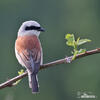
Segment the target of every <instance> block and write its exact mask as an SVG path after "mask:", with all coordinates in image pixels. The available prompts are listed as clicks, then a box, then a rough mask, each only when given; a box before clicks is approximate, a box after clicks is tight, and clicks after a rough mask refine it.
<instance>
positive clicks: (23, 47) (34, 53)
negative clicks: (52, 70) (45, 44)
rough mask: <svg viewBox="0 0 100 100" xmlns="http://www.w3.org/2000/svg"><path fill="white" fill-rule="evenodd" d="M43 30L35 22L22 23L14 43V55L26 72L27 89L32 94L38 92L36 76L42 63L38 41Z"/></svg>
mask: <svg viewBox="0 0 100 100" xmlns="http://www.w3.org/2000/svg"><path fill="white" fill-rule="evenodd" d="M44 31H45V30H44V28H42V27H41V26H40V24H39V23H38V22H36V21H33V20H29V21H25V22H23V23H22V25H21V26H20V28H19V30H18V35H17V39H16V41H15V55H16V58H17V60H18V62H19V63H20V64H21V65H22V66H23V67H25V68H26V70H27V72H28V80H29V87H30V88H31V89H32V93H33V94H35V93H38V92H39V84H38V78H37V74H38V72H39V69H40V65H42V63H43V52H42V46H41V43H40V40H39V35H40V32H44Z"/></svg>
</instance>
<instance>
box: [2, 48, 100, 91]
mask: <svg viewBox="0 0 100 100" xmlns="http://www.w3.org/2000/svg"><path fill="white" fill-rule="evenodd" d="M97 53H100V48H97V49H94V50H90V51H86V52H85V53H82V54H78V55H77V56H76V59H79V58H82V57H85V56H89V55H93V54H97ZM72 57H73V56H70V57H65V58H63V59H60V60H56V61H53V62H50V63H47V64H43V65H41V66H40V70H42V69H45V68H49V67H53V66H54V65H58V64H63V63H69V61H71V59H72ZM76 59H75V60H76ZM27 75H28V74H27V71H26V72H24V73H23V74H22V75H19V76H16V77H14V78H12V79H10V80H8V81H6V82H4V83H2V84H0V89H2V88H5V87H11V86H13V83H14V82H16V81H17V80H19V79H22V78H23V77H26V76H27Z"/></svg>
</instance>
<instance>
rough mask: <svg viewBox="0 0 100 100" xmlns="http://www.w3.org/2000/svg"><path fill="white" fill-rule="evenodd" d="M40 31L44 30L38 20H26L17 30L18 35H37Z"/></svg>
mask: <svg viewBox="0 0 100 100" xmlns="http://www.w3.org/2000/svg"><path fill="white" fill-rule="evenodd" d="M41 31H45V30H44V29H43V28H42V27H41V26H40V24H39V23H38V22H36V21H26V22H24V23H22V25H21V27H20V28H19V31H18V36H24V35H36V36H39V34H40V32H41Z"/></svg>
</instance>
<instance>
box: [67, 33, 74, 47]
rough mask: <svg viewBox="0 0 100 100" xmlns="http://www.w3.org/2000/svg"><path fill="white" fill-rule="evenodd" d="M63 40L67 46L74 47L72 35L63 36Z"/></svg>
mask: <svg viewBox="0 0 100 100" xmlns="http://www.w3.org/2000/svg"><path fill="white" fill-rule="evenodd" d="M65 39H67V42H66V44H67V45H68V46H74V42H75V38H74V35H73V34H67V35H66V36H65Z"/></svg>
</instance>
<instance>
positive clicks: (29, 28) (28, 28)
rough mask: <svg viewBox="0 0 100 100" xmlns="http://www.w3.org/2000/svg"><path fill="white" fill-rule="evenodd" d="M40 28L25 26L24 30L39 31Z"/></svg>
mask: <svg viewBox="0 0 100 100" xmlns="http://www.w3.org/2000/svg"><path fill="white" fill-rule="evenodd" d="M40 28H41V27H38V26H26V27H25V30H39V29H40Z"/></svg>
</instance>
